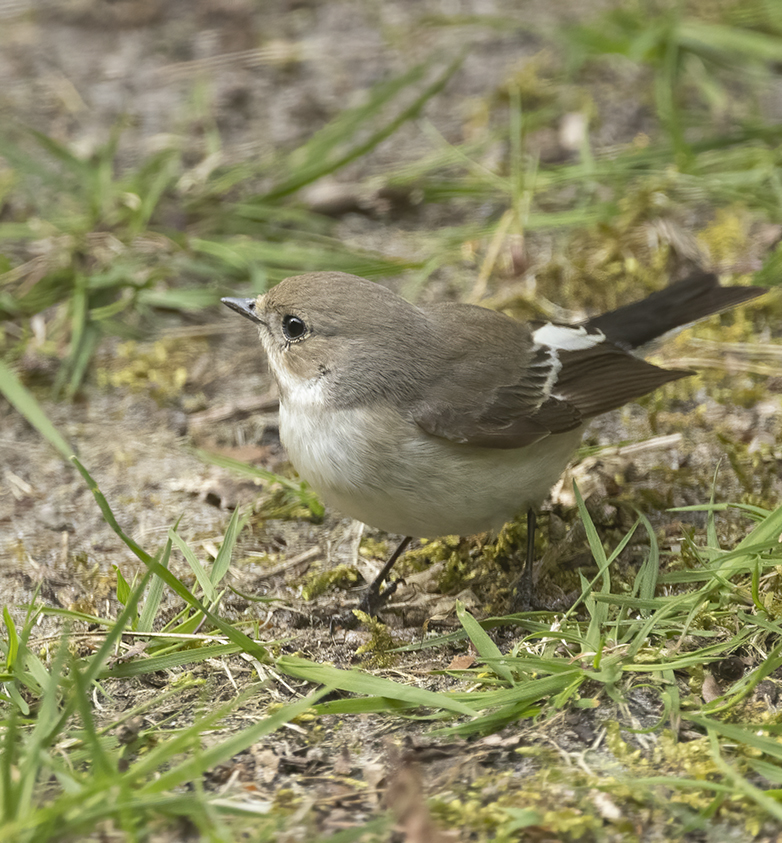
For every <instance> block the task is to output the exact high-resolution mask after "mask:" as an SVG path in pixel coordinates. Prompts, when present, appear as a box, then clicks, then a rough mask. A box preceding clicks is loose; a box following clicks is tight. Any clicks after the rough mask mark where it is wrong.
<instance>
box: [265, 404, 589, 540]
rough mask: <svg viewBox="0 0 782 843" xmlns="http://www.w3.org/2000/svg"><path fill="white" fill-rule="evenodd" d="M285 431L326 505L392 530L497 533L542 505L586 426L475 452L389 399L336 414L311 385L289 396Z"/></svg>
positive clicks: (306, 475) (293, 455) (286, 440)
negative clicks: (432, 431) (430, 430)
mask: <svg viewBox="0 0 782 843" xmlns="http://www.w3.org/2000/svg"><path fill="white" fill-rule="evenodd" d="M280 435H281V438H282V442H283V444H284V445H285V447H286V449H287V451H288V455H289V456H290V459H291V462H292V463H293V464H294V466H295V467H296V469H297V470H298V472H299V474H300V475H301V476H302V477H303V478H304V479H305V480H307V482H308V483H310V484H311V485H312V486H313V488H315V489H316V490H317V491H318V492H319V493H320V495H321V496H322V497H323V499H324V501H325V502H326V503H327V504H329V505H330V506H333V507H334V508H335V509H337V510H338V511H340V512H342V513H344V514H345V515H349V516H351V517H353V518H356V519H358V520H359V521H363V522H365V523H367V524H370V525H372V526H373V527H377V528H379V529H382V530H385V531H387V532H389V533H398V534H402V535H410V536H430V537H433V536H441V535H454V534H455V535H472V534H474V533H480V532H483V531H485V530H494V529H499V528H500V527H501V526H502V525H503V524H504V523H505V522H506V521H508V520H510V519H511V518H513V517H514V516H515V515H516V514H518V513H520V512H522V511H524V510H526V509H527V508H529V507H530V506H537V505H538V504H539V503H540V502H541V501H542V500H543V498H544V497H545V496H546V494H547V492H548V491H549V489H550V488H551V486H552V485H553V484H554V483H555V482H556V480H557V479H558V478H559V475H560V474H561V473H562V470H563V469H564V468H565V466H566V465H567V462H568V459H569V457H570V454H571V453H572V451H573V449H574V448H575V447H576V446H577V445H578V443H579V441H580V438H581V431H580V430H574V431H569V432H568V433H565V434H559V435H555V436H550V437H548V438H546V439H544V440H542V441H540V442H538V443H536V444H535V445H532V446H530V447H527V448H520V449H513V450H497V449H493V448H474V447H471V446H466V445H459V444H456V443H453V442H449V441H447V440H445V439H440V438H438V437H435V436H430V435H428V434H426V433H424V432H423V431H422V430H421V429H420V428H419V427H418V426H417V425H416V424H415V423H414V422H412V421H410V420H407V419H405V418H403V417H402V416H401V415H400V414H399V413H398V412H396V411H395V410H392V409H391V408H390V407H389V406H388V405H377V406H375V407H372V408H361V409H349V410H335V409H333V408H331V407H329V406H328V405H327V403H326V401H325V395H324V394H323V393H322V392H320V393H319V392H318V390H317V387H313V388H311V389H309V390H302V389H298V390H295V391H291V392H289V393H288V395H287V397H286V400H285V403H284V404H283V405H282V406H281V407H280Z"/></svg>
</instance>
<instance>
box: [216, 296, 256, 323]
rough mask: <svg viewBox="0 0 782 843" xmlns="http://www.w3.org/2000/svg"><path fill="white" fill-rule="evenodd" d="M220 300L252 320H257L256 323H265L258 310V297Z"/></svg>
mask: <svg viewBox="0 0 782 843" xmlns="http://www.w3.org/2000/svg"><path fill="white" fill-rule="evenodd" d="M220 301H221V302H222V303H223V304H224V305H225V306H226V307H230V308H231V310H235V311H236V312H237V313H241V315H242V316H246V317H247V318H248V319H249V320H250V321H251V322H255V323H256V325H264V324H265V323H264V322H263V320H261V319H259V317H258V314H257V312H256V306H255V305H256V302H257V301H258V300H257V299H228V298H226V299H220Z"/></svg>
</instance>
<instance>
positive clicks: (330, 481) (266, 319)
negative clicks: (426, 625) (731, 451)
mask: <svg viewBox="0 0 782 843" xmlns="http://www.w3.org/2000/svg"><path fill="white" fill-rule="evenodd" d="M764 292H766V291H765V289H764V288H760V287H722V286H720V284H719V281H718V279H717V277H716V276H715V275H713V274H707V273H703V272H700V273H697V274H694V275H692V276H690V277H688V278H687V279H685V280H684V281H680V282H678V283H676V284H672V285H671V286H669V287H667V288H666V289H664V290H660V291H659V292H656V293H653V294H652V295H650V296H649V297H648V298H646V299H644V300H643V301H639V302H635V303H633V304H629V305H626V306H625V307H620V308H619V309H617V310H614V311H611V312H609V313H605V314H603V315H602V316H597V317H594V318H592V319H589V320H588V321H587V322H585V323H584V324H582V325H578V326H571V325H557V324H553V323H550V322H548V323H532V324H525V323H522V322H518V321H517V320H514V319H512V318H510V317H509V316H506V315H504V314H502V313H498V312H496V311H493V310H488V309H486V308H482V307H477V306H474V305H467V304H456V303H443V304H431V305H421V306H417V305H414V304H411V303H410V302H408V301H406V300H405V299H402V298H400V297H399V296H397V295H396V294H395V293H393V292H391V291H390V290H388V289H387V288H385V287H383V286H381V285H379V284H375V283H373V282H371V281H367V280H365V279H363V278H358V277H356V276H354V275H346V274H344V273H341V272H315V273H310V274H307V275H298V276H295V277H292V278H287V279H286V280H284V281H282V282H281V283H280V284H278V285H277V286H276V287H274V288H273V289H271V290H270V291H269V292H268V293H266V294H265V295H262V296H259V297H258V298H257V299H232V298H225V299H223V300H222V301H223V303H224V304H226V305H227V306H228V307H230V308H231V309H233V310H235V311H237V312H238V313H241V314H242V315H243V316H246V317H247V318H249V319H251V320H252V321H253V322H255V323H256V324H257V325H258V326H259V328H260V339H261V342H262V343H263V347H264V349H265V350H266V354H267V356H268V360H269V367H270V369H271V372H272V374H273V376H274V378H275V380H276V382H277V385H278V387H279V392H280V436H281V439H282V442H283V444H284V445H285V448H286V449H287V451H288V454H289V456H290V459H291V462H292V463H293V464H294V466H295V467H296V469H297V470H298V472H299V474H300V475H301V476H302V477H303V478H304V479H305V480H307V482H308V483H310V484H311V485H312V486H313V487H314V488H315V489H316V490H317V491H318V492H319V493H320V495H321V496H322V498H323V500H324V501H325V502H326V503H328V504H329V505H330V506H333V507H335V508H336V509H338V510H339V511H341V512H343V513H344V514H346V515H350V516H351V517H353V518H356V519H358V520H359V521H363V522H365V523H367V524H370V525H372V526H373V527H378V528H380V529H382V530H385V531H387V532H389V533H398V534H401V535H404V536H407V537H408V539H406V541H405V542H404V543H403V544H402V545H401V546H400V548H398V549H397V551H396V553H395V554H394V555H393V556H392V558H391V559H390V560H389V562H388V563H387V564H386V566H385V567H384V569H383V571H381V574H380V575H379V576H378V578H377V580H376V581H375V582H374V583H373V584H372V586H370V590H369V594H368V596H367V598H365V600H364V601H363V603H362V607H363V608H365V609H368V610H370V611H374V610H376V608H377V606H378V605H379V602H380V587H381V585H382V583H383V581H384V580H385V578H386V577H387V576H388V573H389V571H390V569H391V566H392V565H393V563H394V561H395V560H396V558H398V556H399V555H400V553H401V552H402V550H403V549H404V547H406V545H407V542H409V540H410V539H409V537H421V536H429V537H433V536H440V535H452V534H456V535H472V534H474V533H480V532H484V531H487V530H495V529H499V528H500V527H501V526H502V525H503V524H504V523H505V522H507V521H509V520H510V519H511V518H513V517H515V516H516V515H518V514H519V513H520V512H523V511H525V510H526V511H528V513H530V514H529V525H530V528H531V531H532V530H534V508H535V507H537V506H538V505H539V504H540V503H541V501H542V500H543V498H544V497H545V496H546V494H547V493H548V491H549V489H550V488H551V486H552V485H553V484H554V483H555V482H556V480H557V479H558V478H559V476H560V474H561V473H562V471H563V470H564V468H565V466H566V465H567V462H568V460H569V458H570V455H571V454H572V452H573V451H574V449H575V448H576V447H577V446H578V443H579V441H580V439H581V434H582V431H583V428H584V425H585V424H586V422H587V421H589V419H591V418H593V417H594V416H597V415H599V414H601V413H605V412H607V411H609V410H613V409H615V408H617V407H620V406H622V405H623V404H625V403H626V402H628V401H631V400H632V399H634V398H638V397H640V396H641V395H644V394H646V393H647V392H651V391H652V390H654V389H656V388H657V387H659V386H661V385H662V384H665V383H668V382H669V381H674V380H677V379H678V378H682V377H686V376H687V375H690V374H693V373H692V372H690V371H688V370H682V369H661V368H659V367H657V366H654V365H652V364H651V363H647V362H646V361H644V360H642V359H640V358H638V357H636V356H635V355H633V354H632V353H631V351H632V350H633V349H635V348H637V347H639V346H641V345H643V344H644V343H647V342H649V341H650V340H653V339H655V338H656V337H659V336H660V335H662V334H664V333H666V332H667V331H670V330H672V329H673V328H677V327H679V326H681V325H686V324H688V323H691V322H695V321H697V320H699V319H703V318H704V317H706V316H709V315H711V314H713V313H719V312H720V311H723V310H726V309H728V308H731V307H734V306H735V305H738V304H741V303H742V302H746V301H749V300H750V299H753V298H755V297H756V296H759V295H762V294H763V293H764ZM530 548H531V543H530V541H529V539H528V558H527V566H526V569H527V575H528V576H531V559H530V552H531V551H530Z"/></svg>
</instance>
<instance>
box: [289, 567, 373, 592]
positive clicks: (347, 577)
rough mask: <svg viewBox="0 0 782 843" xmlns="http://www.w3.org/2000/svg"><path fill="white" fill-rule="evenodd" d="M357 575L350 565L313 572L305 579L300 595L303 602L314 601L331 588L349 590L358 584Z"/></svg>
mask: <svg viewBox="0 0 782 843" xmlns="http://www.w3.org/2000/svg"><path fill="white" fill-rule="evenodd" d="M359 579H360V577H359V573H358V571H356V569H355V568H353V567H352V566H350V565H336V566H335V567H334V568H329V569H328V570H326V571H313V572H311V573H309V574H308V575H307V576H306V577H305V578H304V582H303V584H302V587H301V595H302V597H303V598H304V599H305V600H314V599H315V598H316V597H320V595H321V594H325V593H326V592H327V591H329V590H331V589H332V588H343V589H344V588H351V587H352V586H354V585H357V584H358V582H359Z"/></svg>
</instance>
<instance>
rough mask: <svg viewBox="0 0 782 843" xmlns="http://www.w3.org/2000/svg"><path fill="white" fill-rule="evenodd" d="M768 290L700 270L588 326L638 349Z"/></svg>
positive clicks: (604, 315) (614, 340) (626, 345)
mask: <svg viewBox="0 0 782 843" xmlns="http://www.w3.org/2000/svg"><path fill="white" fill-rule="evenodd" d="M766 292H768V291H767V290H766V288H765V287H721V286H720V282H719V279H718V278H717V276H716V275H715V274H714V273H713V272H703V271H699V272H696V273H695V274H693V275H690V276H689V277H688V278H685V279H684V281H678V282H677V283H676V284H671V285H670V287H666V288H665V289H664V290H659V291H658V292H656V293H652V295H651V296H649V297H648V298H645V299H643V301H637V302H633V304H627V305H625V306H624V307H619V308H617V309H616V310H612V311H610V312H609V313H603V314H602V315H601V316H595V317H594V318H593V319H590V320H589V321H588V322H587V323H586V325H587V327H588V328H597V329H598V330H600V331H602V332H603V333H604V334H605V335H606V337H607V338H608V339H609V340H610V341H611V342H612V343H614V344H615V345H618V346H620V347H623V348H638V346H641V345H644V343H647V342H650V341H651V340H653V339H655V338H656V337H659V336H662V334H664V333H666V332H667V331H672V330H673V329H674V328H678V327H680V326H681V325H689V324H690V323H691V322H697V321H698V320H699V319H703V318H704V317H706V316H711V314H713V313H721V312H722V311H723V310H729V309H730V308H731V307H735V306H736V305H738V304H741V303H742V302H745V301H749V300H750V299H754V298H757V297H758V296H762V295H763V293H766Z"/></svg>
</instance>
